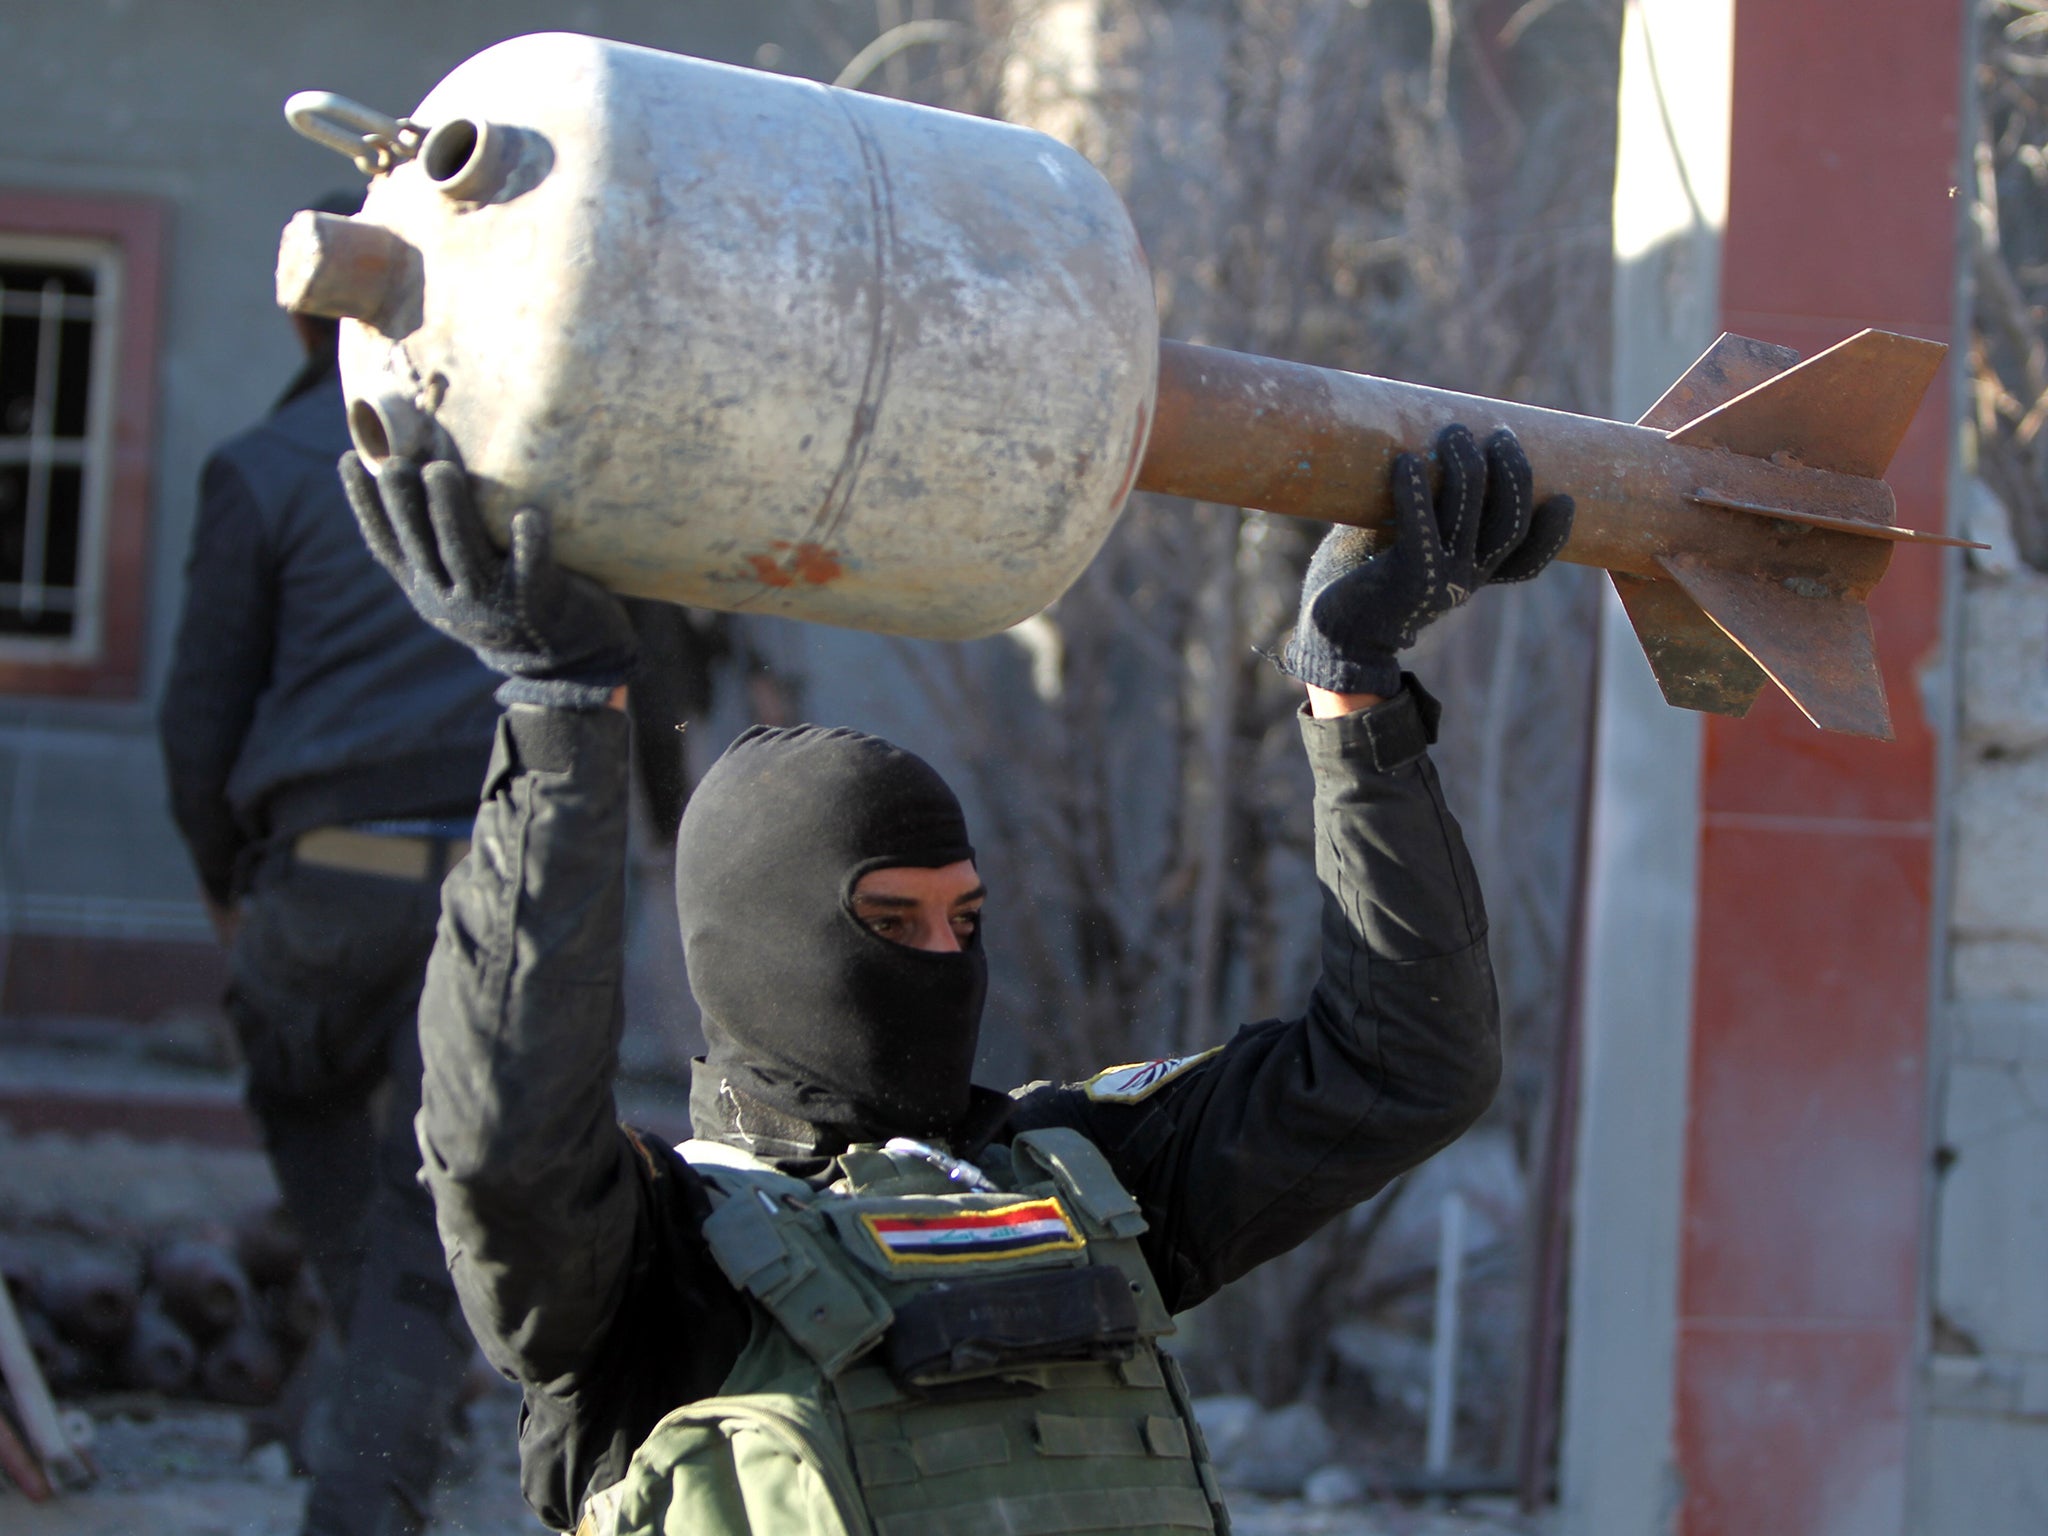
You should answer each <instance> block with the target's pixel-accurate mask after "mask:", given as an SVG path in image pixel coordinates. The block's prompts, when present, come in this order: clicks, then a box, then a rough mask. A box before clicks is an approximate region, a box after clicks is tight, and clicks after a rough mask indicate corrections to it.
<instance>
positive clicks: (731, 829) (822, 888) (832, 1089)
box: [676, 725, 988, 1151]
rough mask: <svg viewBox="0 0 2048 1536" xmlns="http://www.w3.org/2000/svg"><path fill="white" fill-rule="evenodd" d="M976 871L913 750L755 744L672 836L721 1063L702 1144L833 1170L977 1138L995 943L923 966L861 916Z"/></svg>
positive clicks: (731, 757) (687, 930) (763, 730)
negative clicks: (945, 1140) (867, 884)
mask: <svg viewBox="0 0 2048 1536" xmlns="http://www.w3.org/2000/svg"><path fill="white" fill-rule="evenodd" d="M973 857H974V850H973V848H972V847H970V846H969V845H968V842H967V823H966V820H965V818H964V817H963V816H962V815H961V814H960V803H959V801H957V800H956V799H954V798H953V792H952V791H951V790H950V789H948V788H947V787H946V783H945V780H943V779H941V778H940V777H939V776H938V774H937V773H936V772H934V771H933V770H932V768H931V766H930V765H929V764H928V763H926V762H925V761H924V760H923V759H922V758H919V757H916V756H914V755H913V754H911V753H909V752H906V751H904V750H903V749H902V748H901V747H896V746H892V745H890V744H889V743H888V742H886V741H882V740H880V739H879V738H877V737H873V736H864V735H862V734H861V733H860V732H858V731H851V730H844V729H828V728H826V727H823V726H815V725H799V726H791V727H787V728H770V727H766V726H756V727H754V728H753V729H752V730H749V731H747V732H746V733H745V734H744V735H742V736H741V737H740V738H739V739H738V740H737V741H735V742H734V743H733V744H732V745H731V746H730V747H728V748H727V749H726V751H725V754H724V756H722V757H720V758H719V760H718V761H717V762H716V763H714V764H713V765H712V767H711V770H710V772H708V773H706V774H705V775H704V779H703V782H702V783H700V784H699V785H698V786H697V788H696V789H695V791H694V792H692V794H691V796H690V801H689V805H688V806H687V807H686V808H685V810H684V812H683V819H682V824H681V826H680V827H679V828H678V829H677V832H676V912H677V915H678V917H679V918H680V919H681V922H682V929H683V955H684V959H685V961H686V962H687V964H688V966H689V972H690V990H691V991H692V992H693V993H694V994H695V995H696V998H697V1004H698V1006H699V1007H700V1008H701V1009H702V1010H703V1015H704V1038H705V1042H706V1044H707V1046H708V1052H707V1056H706V1059H705V1061H704V1062H703V1063H702V1064H700V1066H699V1068H698V1073H699V1082H698V1085H697V1088H696V1090H695V1091H693V1093H692V1095H691V1119H692V1120H693V1121H694V1122H695V1124H696V1128H697V1134H699V1135H700V1136H710V1137H715V1138H718V1139H721V1140H733V1139H737V1140H739V1141H741V1142H742V1143H744V1144H752V1145H756V1146H757V1147H759V1148H760V1149H761V1150H763V1151H767V1150H769V1148H770V1146H771V1145H775V1146H778V1147H779V1146H780V1144H784V1143H789V1142H792V1141H802V1140H808V1141H809V1142H810V1143H811V1145H812V1146H813V1147H814V1148H816V1149H817V1150H820V1151H832V1150H837V1148H836V1147H835V1146H834V1145H833V1144H834V1143H839V1144H845V1143H851V1142H855V1141H873V1140H880V1139H884V1138H886V1137H889V1136H896V1135H909V1136H932V1135H941V1136H942V1135H944V1134H945V1133H946V1132H947V1131H949V1130H950V1129H951V1128H953V1127H954V1126H956V1125H958V1124H959V1123H960V1122H961V1120H962V1118H963V1116H965V1115H966V1113H967V1109H968V1104H969V1097H970V1095H969V1075H970V1073H971V1071H972V1069H973V1065H974V1046H975V1040H976V1038H977V1037H978V1035H979V1033H980V1029H981V1008H982V1000H983V998H984V996H985V995H986V993H987V991H988V962H987V959H986V957H985V956H984V955H983V953H982V950H981V944H980V940H979V938H978V937H977V938H976V939H974V940H971V941H969V943H968V944H967V946H966V948H965V949H964V950H962V951H961V952H960V953H958V954H937V953H931V952H927V951H924V950H916V949H910V948H908V947H906V946H904V945H901V944H895V943H892V942H890V941H889V940H887V939H883V938H878V937H877V936H876V935H874V934H872V933H870V932H868V930H867V929H866V928H864V927H862V926H861V925H860V923H859V922H858V921H856V920H855V918H854V916H853V908H852V898H853V887H854V883H855V882H856V881H858V880H859V879H860V877H861V876H862V875H864V874H866V873H867V872H868V871H869V870H873V869H883V868H887V867H890V866H892V865H911V866H915V867H918V868H924V869H938V868H940V867H942V866H944V865H947V864H954V863H958V862H959V861H960V860H962V859H971V858H973ZM712 1094H715V1095H716V1105H715V1107H714V1105H713V1104H712V1103H711V1102H708V1101H709V1099H710V1096H711V1095H712ZM750 1112H751V1113H752V1114H753V1115H754V1118H755V1119H756V1120H757V1121H759V1122H760V1123H758V1124H750V1123H749V1114H750ZM712 1115H716V1117H717V1122H716V1123H715V1124H712V1123H707V1119H708V1118H709V1117H710V1116H712ZM783 1117H788V1119H789V1120H790V1121H794V1122H799V1124H797V1125H789V1124H787V1123H786V1122H785V1121H784V1119H783ZM805 1128H808V1129H809V1132H810V1134H809V1135H808V1136H807V1137H806V1136H804V1135H803V1134H802V1133H803V1131H804V1129H805ZM789 1150H792V1151H793V1150H796V1148H795V1147H793V1146H792V1147H790V1148H789Z"/></svg>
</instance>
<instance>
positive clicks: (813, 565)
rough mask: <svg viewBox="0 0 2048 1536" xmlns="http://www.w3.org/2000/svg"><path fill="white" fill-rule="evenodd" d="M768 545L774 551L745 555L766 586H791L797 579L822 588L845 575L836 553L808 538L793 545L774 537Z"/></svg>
mask: <svg viewBox="0 0 2048 1536" xmlns="http://www.w3.org/2000/svg"><path fill="white" fill-rule="evenodd" d="M770 548H771V549H773V550H775V551H777V553H775V554H758V555H748V556H747V564H748V565H749V566H751V567H752V568H753V572H754V575H755V577H756V578H758V579H759V581H760V582H761V584H762V585H763V586H765V587H793V586H795V585H796V584H797V583H798V582H800V581H801V582H802V583H804V584H805V585H806V586H812V587H822V586H824V585H826V584H827V583H828V582H833V581H837V580H838V579H839V578H840V577H841V576H843V575H845V574H846V567H845V566H843V565H842V564H840V562H839V557H838V556H837V555H835V554H834V553H833V552H832V551H831V550H829V549H827V548H826V547H825V546H824V545H822V544H817V543H813V542H812V541H811V540H809V539H806V540H804V541H803V542H801V543H795V544H793V543H791V542H789V541H788V540H787V539H777V540H776V541H775V542H774V543H773V544H772V545H771V546H770Z"/></svg>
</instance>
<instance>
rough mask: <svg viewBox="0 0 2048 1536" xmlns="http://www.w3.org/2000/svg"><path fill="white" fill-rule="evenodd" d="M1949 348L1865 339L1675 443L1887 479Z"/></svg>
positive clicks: (1735, 404) (1696, 424)
mask: <svg viewBox="0 0 2048 1536" xmlns="http://www.w3.org/2000/svg"><path fill="white" fill-rule="evenodd" d="M1947 353H1948V348H1947V347H1946V346H1944V345H1942V343H1940V342H1938V341H1922V340H1921V339H1920V338H1919V337H1917V336H1901V335H1898V334H1897V333H1895V332H1892V331H1859V332H1858V333H1857V334H1856V335H1854V336H1851V337H1850V338H1849V339H1848V340H1847V341H1843V342H1839V343H1837V344H1836V345H1834V346H1832V347H1829V348H1828V349H1827V351H1825V352H1822V353H1820V354H1818V355H1817V356H1814V357H1810V358H1808V359H1807V360H1806V361H1805V362H1803V363H1801V364H1799V365H1798V366H1797V367H1795V368H1790V369H1787V370H1786V371H1785V372H1784V373H1781V374H1779V375H1778V376H1777V377H1776V378H1774V379H1768V380H1766V381H1765V382H1764V383H1762V384H1759V385H1757V386H1756V388H1754V389H1752V390H1749V391H1748V392H1747V393H1745V394H1742V395H1738V396H1737V397H1736V398H1735V399H1733V400H1731V401H1729V402H1728V403H1727V404H1726V405H1722V406H1718V407H1716V408H1715V409H1713V410H1711V411H1709V412H1707V414H1706V415H1704V416H1701V417H1700V418H1698V419H1697V420H1695V421H1691V422H1688V423H1686V425H1684V426H1682V427H1680V428H1679V429H1678V430H1677V431H1675V432H1673V433H1672V434H1671V441H1673V442H1674V443H1684V444H1686V445H1688V446H1689V447H1694V448H1727V449H1731V450H1733V451H1734V452H1736V453H1746V454H1748V455H1749V456H1750V457H1752V458H1757V459H1768V458H1772V457H1774V456H1776V455H1778V454H1781V453H1782V454H1785V455H1786V456H1787V457H1789V458H1790V459H1792V460H1793V461H1794V462H1796V463H1798V464H1802V465H1805V466H1806V467H1807V468H1809V469H1825V470H1832V471H1833V472H1834V473H1836V474H1842V475H1861V476H1863V477H1864V478H1865V479H1867V480H1875V479H1877V478H1879V477H1880V476H1882V475H1883V474H1884V471H1885V466H1886V465H1888V464H1890V463H1891V461H1892V455H1893V454H1894V453H1895V452H1897V451H1898V446H1899V442H1900V440H1901V439H1902V438H1904V437H1905V435H1906V428H1907V427H1908V426H1909V425H1910V424H1911V423H1912V420H1913V413H1914V412H1915V411H1917V410H1918V409H1919V408H1920V399H1921V397H1922V396H1923V395H1925V394H1926V393H1927V386H1928V385H1929V384H1931V383H1933V382H1934V375H1935V371H1936V370H1937V369H1939V368H1940V367H1941V360H1942V358H1943V357H1945V356H1946V355H1947Z"/></svg>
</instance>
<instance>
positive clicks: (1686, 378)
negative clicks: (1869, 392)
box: [1636, 331, 1799, 432]
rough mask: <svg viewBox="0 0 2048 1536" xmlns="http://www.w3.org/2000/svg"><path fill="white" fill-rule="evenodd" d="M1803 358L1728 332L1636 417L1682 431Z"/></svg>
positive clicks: (1650, 424)
mask: <svg viewBox="0 0 2048 1536" xmlns="http://www.w3.org/2000/svg"><path fill="white" fill-rule="evenodd" d="M1798 361H1799V354H1798V353H1797V352H1795V351H1794V350H1793V349H1792V348H1790V347H1781V346H1777V345H1775V344H1774V343H1772V342H1768V341H1758V340H1756V339H1755V338H1753V337H1750V336H1737V335H1736V334H1735V333H1734V332H1733V331H1723V332H1722V333H1721V334H1720V335H1719V336H1718V337H1716V338H1715V340H1714V344H1713V345H1712V346H1711V347H1709V348H1707V350H1706V351H1704V352H1702V353H1701V354H1700V355H1699V360H1698V361H1697V362H1695V363H1694V364H1693V365H1692V366H1691V367H1690V368H1688V369H1686V370H1685V372H1684V373H1682V374H1680V375H1679V376H1678V381H1677V382H1676V383H1675V384H1673V385H1672V386H1671V387H1670V388H1669V389H1667V390H1665V391H1664V393H1663V395H1662V397H1661V398H1659V400H1658V401H1657V403H1656V404H1655V405H1653V406H1651V407H1650V408H1649V409H1648V410H1647V411H1645V412H1643V414H1642V415H1641V416H1639V417H1637V418H1636V425H1637V426H1639V427H1655V428H1656V429H1657V430H1658V431H1659V432H1676V431H1677V430H1678V429H1679V428H1680V427H1682V426H1684V425H1685V424H1686V423H1687V422H1689V421H1697V420H1698V419H1699V418H1700V417H1702V416H1704V415H1706V414H1707V412H1709V411H1711V410H1713V409H1714V408H1715V407H1717V406H1722V405H1726V404H1727V403H1728V402H1729V401H1730V400H1733V399H1734V398H1735V397H1736V396H1737V395H1743V394H1747V393H1748V392H1749V391H1750V390H1752V389H1755V388H1756V387H1757V385H1759V384H1762V383H1764V382H1766V381H1767V380H1770V379H1775V378H1776V377H1777V376H1778V375H1779V374H1781V373H1783V372H1784V371H1785V370H1786V369H1787V368H1790V367H1792V366H1793V365H1794V364H1796V363H1797V362H1798Z"/></svg>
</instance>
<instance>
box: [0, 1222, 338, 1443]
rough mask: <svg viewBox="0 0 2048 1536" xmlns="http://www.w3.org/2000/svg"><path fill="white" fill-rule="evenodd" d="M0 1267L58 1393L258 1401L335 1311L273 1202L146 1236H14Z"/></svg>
mask: <svg viewBox="0 0 2048 1536" xmlns="http://www.w3.org/2000/svg"><path fill="white" fill-rule="evenodd" d="M0 1273H4V1275H5V1279H6V1283H7V1285H8V1287H9V1289H10V1291H11V1292H12V1294H13V1296H14V1300H15V1306H16V1308H17V1310H18V1311H19V1312H20V1314H21V1321H22V1327H23V1330H24V1332H26V1333H27V1335H28V1338H29V1342H30V1344H31V1345H32V1347H33V1348H34V1350H35V1353H36V1358H37V1360H38V1362H39V1363H40V1364H41V1366H42V1370H43V1375H44V1377H45V1379H46V1380H47V1381H48V1382H49V1385H50V1389H51V1391H53V1392H54V1393H56V1394H57V1395H58V1396H60V1397H61V1396H75V1395H77V1394H79V1393H84V1392H100V1391H109V1390H118V1389H122V1388H131V1389H140V1390H144V1391H150V1392H158V1393H162V1394H164V1395H166V1396H173V1397H189V1396H197V1397H203V1398H208V1399H211V1400H212V1401H214V1402H220V1403H232V1404H237V1405H240V1406H245V1407H260V1406H262V1405H264V1404H268V1403H270V1402H272V1401H274V1400H275V1399H276V1397H277V1395H278V1393H279V1392H280V1390H282V1388H283V1386H284V1382H285V1378H286V1376H287V1375H288V1374H289V1373H290V1371H291V1369H292V1367H293V1366H294V1365H295V1364H296V1363H297V1362H298V1359H299V1356H300V1355H302V1354H303V1353H304V1352H305V1350H306V1348H307V1346H308V1345H310V1344H311V1343H312V1341H313V1339H314V1337H315V1336H316V1335H317V1334H318V1333H319V1331H320V1328H321V1325H322V1324H323V1322H324V1321H325V1319H326V1315H327V1309H326V1303H325V1302H324V1301H323V1299H322V1297H321V1294H320V1289H319V1286H318V1284H317V1283H316V1282H315V1280H314V1278H313V1272H312V1270H311V1268H310V1267H309V1266H308V1265H307V1263H306V1258H305V1251H304V1249H303V1248H302V1246H301V1245H300V1243H299V1240H298V1238H297V1236H296V1235H295V1234H294V1233H293V1231H292V1230H291V1228H290V1226H289V1225H288V1224H287V1223H286V1221H285V1219H284V1217H283V1214H282V1212H281V1211H279V1210H275V1209H273V1210H270V1211H265V1212H263V1213H261V1214H259V1215H257V1216H255V1217H252V1218H251V1219H249V1220H247V1221H245V1222H243V1223H242V1224H241V1225H240V1227H238V1228H237V1229H235V1230H234V1231H233V1232H226V1231H220V1230H214V1231H208V1232H202V1233H199V1234H195V1235H188V1236H178V1237H169V1238H165V1239H162V1240H158V1241H155V1242H152V1243H150V1244H149V1245H148V1246H147V1247H143V1248H123V1247H120V1246H117V1245H113V1244H109V1243H104V1242H102V1243H96V1244H92V1245H89V1246H82V1247H81V1246H75V1245H73V1246H64V1247H56V1248H44V1249H41V1250H40V1251H39V1250H38V1249H37V1248H35V1247H16V1248H13V1249H10V1250H8V1251H7V1252H5V1253H0Z"/></svg>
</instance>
